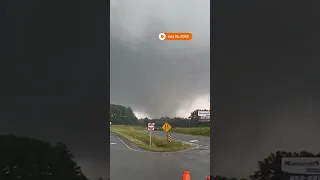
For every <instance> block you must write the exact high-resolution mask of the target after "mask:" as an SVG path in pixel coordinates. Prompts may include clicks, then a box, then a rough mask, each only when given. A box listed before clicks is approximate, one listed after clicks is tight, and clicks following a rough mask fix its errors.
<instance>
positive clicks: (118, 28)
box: [110, 0, 210, 117]
mask: <svg viewBox="0 0 320 180" xmlns="http://www.w3.org/2000/svg"><path fill="white" fill-rule="evenodd" d="M209 19H210V17H209V1H197V3H195V2H193V1H190V0H188V1H182V0H179V1H175V2H172V1H169V0H165V1H161V2H160V1H159V2H150V1H146V0H138V1H134V2H132V1H128V0H125V1H121V5H120V2H111V51H110V53H111V67H110V68H111V102H112V103H117V104H123V105H128V106H131V107H133V108H134V109H135V110H137V111H139V112H143V113H146V114H149V115H150V116H152V117H161V116H175V115H176V111H177V110H178V109H179V108H181V106H183V104H182V103H184V102H186V101H193V100H195V99H196V98H197V97H198V96H201V95H204V94H209V90H210V83H209V81H210V74H209V73H210V67H209V66H210V52H209V49H210V48H209V44H210V40H209V27H210V22H209ZM168 31H174V32H181V31H183V32H186V31H187V32H192V33H193V40H191V41H176V42H174V41H160V40H159V39H158V34H159V33H160V32H168Z"/></svg>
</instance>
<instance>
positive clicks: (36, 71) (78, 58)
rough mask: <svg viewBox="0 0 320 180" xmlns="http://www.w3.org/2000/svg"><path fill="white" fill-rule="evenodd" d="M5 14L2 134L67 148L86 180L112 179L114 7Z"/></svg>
mask: <svg viewBox="0 0 320 180" xmlns="http://www.w3.org/2000/svg"><path fill="white" fill-rule="evenodd" d="M106 3H107V2H106ZM1 7H6V9H5V10H6V11H4V12H5V14H6V16H5V17H3V18H4V20H5V21H2V22H5V24H3V25H2V26H1V27H2V28H1V43H2V45H3V46H2V48H1V65H0V83H1V85H0V124H1V125H0V133H1V134H7V133H13V134H15V135H23V136H29V137H36V138H40V139H43V140H48V141H50V142H56V141H63V142H65V143H66V144H67V146H68V147H69V148H70V149H71V150H72V151H73V152H75V155H76V157H77V160H78V161H80V162H81V163H82V164H80V165H83V167H84V169H85V174H86V175H88V176H89V177H90V178H93V179H94V178H97V177H98V176H102V177H104V178H107V175H108V173H109V172H108V171H109V131H108V127H109V122H108V116H107V115H108V113H107V112H108V109H109V108H108V104H109V70H108V69H109V65H108V64H109V61H108V58H109V54H108V50H109V27H108V26H109V24H108V21H107V20H106V19H108V15H109V12H108V4H94V3H90V4H87V3H86V2H83V3H81V2H79V1H78V2H77V3H76V4H72V3H71V2H70V3H63V4H61V3H59V2H56V1H55V2H51V3H48V2H43V1H39V2H35V1H28V2H23V1H19V2H16V1H10V2H9V1H7V4H6V6H1ZM4 27H5V28H4Z"/></svg>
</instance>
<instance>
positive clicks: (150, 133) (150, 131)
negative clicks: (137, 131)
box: [149, 130, 151, 146]
mask: <svg viewBox="0 0 320 180" xmlns="http://www.w3.org/2000/svg"><path fill="white" fill-rule="evenodd" d="M149 146H151V130H150V141H149Z"/></svg>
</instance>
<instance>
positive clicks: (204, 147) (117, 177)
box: [110, 131, 210, 180]
mask: <svg viewBox="0 0 320 180" xmlns="http://www.w3.org/2000/svg"><path fill="white" fill-rule="evenodd" d="M152 134H153V135H157V136H166V133H165V132H160V131H159V132H157V131H153V133H152ZM170 134H171V135H172V137H173V138H174V139H176V140H181V141H186V142H190V141H192V142H193V143H195V145H196V149H192V150H189V151H184V152H176V153H154V152H146V151H143V150H142V149H139V147H137V146H135V145H134V144H132V143H130V142H128V141H126V140H125V139H124V138H122V137H118V136H115V135H113V134H112V135H111V136H110V149H111V152H110V153H111V154H110V157H111V163H110V172H111V176H110V179H111V180H124V179H134V180H136V179H139V180H149V179H152V180H181V176H182V172H183V171H184V170H188V171H190V173H191V180H205V179H206V178H207V176H208V175H209V174H210V149H209V147H210V138H207V137H200V136H199V137H198V136H190V135H183V134H176V133H170ZM194 140H196V141H194Z"/></svg>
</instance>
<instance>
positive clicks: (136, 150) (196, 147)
mask: <svg viewBox="0 0 320 180" xmlns="http://www.w3.org/2000/svg"><path fill="white" fill-rule="evenodd" d="M110 133H111V132H110ZM112 135H113V136H114V137H116V138H117V139H118V140H119V141H120V142H121V143H122V144H124V145H125V146H126V147H127V148H128V149H129V150H131V151H135V152H144V153H167V154H172V153H180V152H186V151H190V150H193V149H198V148H199V147H200V146H199V145H198V144H194V143H189V142H186V141H180V140H176V141H180V142H184V143H186V144H191V145H194V146H195V147H193V148H190V149H186V150H182V151H175V152H152V151H146V150H145V151H143V150H142V151H141V150H138V149H133V148H131V147H130V146H129V145H127V144H126V143H125V142H123V141H122V140H121V139H120V138H119V137H118V136H117V135H116V134H114V133H112Z"/></svg>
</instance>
